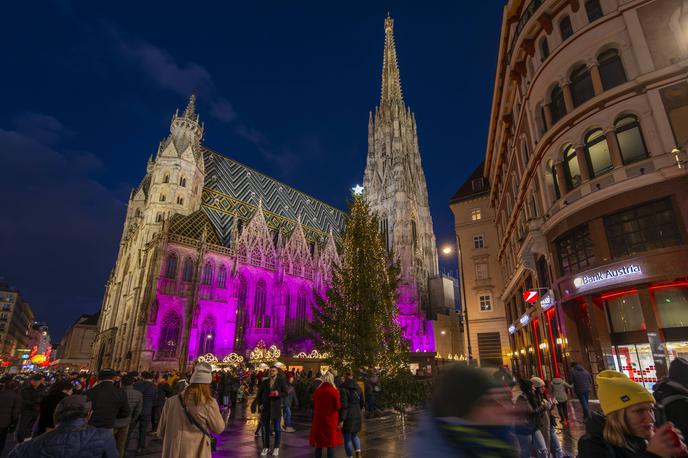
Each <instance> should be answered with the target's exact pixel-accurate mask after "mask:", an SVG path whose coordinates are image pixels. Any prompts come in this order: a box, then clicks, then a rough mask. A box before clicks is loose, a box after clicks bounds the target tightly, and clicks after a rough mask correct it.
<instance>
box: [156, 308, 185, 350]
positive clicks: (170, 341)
mask: <svg viewBox="0 0 688 458" xmlns="http://www.w3.org/2000/svg"><path fill="white" fill-rule="evenodd" d="M181 329H182V319H181V317H180V316H179V314H178V313H177V312H174V311H170V312H167V314H166V315H165V317H164V318H163V319H162V325H161V328H160V338H159V339H158V354H157V356H158V358H162V359H168V358H174V357H175V356H177V349H178V348H179V336H180V334H181Z"/></svg>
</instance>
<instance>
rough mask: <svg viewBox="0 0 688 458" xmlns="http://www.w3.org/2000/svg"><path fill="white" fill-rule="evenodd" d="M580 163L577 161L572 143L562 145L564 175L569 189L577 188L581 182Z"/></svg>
mask: <svg viewBox="0 0 688 458" xmlns="http://www.w3.org/2000/svg"><path fill="white" fill-rule="evenodd" d="M580 168H581V165H580V164H579V163H578V156H576V150H575V149H574V148H573V146H572V145H567V146H565V147H564V175H565V178H566V185H567V186H568V188H569V189H574V188H577V187H578V186H580V185H581V183H582V182H583V179H582V178H581V169H580Z"/></svg>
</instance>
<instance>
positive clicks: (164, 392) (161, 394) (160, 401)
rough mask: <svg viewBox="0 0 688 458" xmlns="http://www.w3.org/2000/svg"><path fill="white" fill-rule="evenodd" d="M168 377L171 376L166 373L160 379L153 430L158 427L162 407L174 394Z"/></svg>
mask: <svg viewBox="0 0 688 458" xmlns="http://www.w3.org/2000/svg"><path fill="white" fill-rule="evenodd" d="M168 378H169V376H168V375H167V374H164V375H161V376H160V378H159V379H158V394H157V396H156V397H155V402H153V417H152V421H153V431H155V430H157V429H158V421H159V420H160V414H161V413H162V408H163V407H164V406H165V401H167V398H169V397H171V396H174V390H173V389H172V387H171V386H170V384H169V383H167V380H168Z"/></svg>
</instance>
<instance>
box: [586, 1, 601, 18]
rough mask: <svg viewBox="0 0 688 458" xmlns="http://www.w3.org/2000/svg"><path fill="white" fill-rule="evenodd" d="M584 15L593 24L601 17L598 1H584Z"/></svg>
mask: <svg viewBox="0 0 688 458" xmlns="http://www.w3.org/2000/svg"><path fill="white" fill-rule="evenodd" d="M585 13H586V14H587V15H588V21H589V22H593V21H596V20H598V19H599V18H601V17H602V7H601V6H600V0H585Z"/></svg>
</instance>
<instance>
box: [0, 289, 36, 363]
mask: <svg viewBox="0 0 688 458" xmlns="http://www.w3.org/2000/svg"><path fill="white" fill-rule="evenodd" d="M32 324H33V311H32V310H31V306H30V305H29V303H28V302H26V300H25V299H24V298H23V297H22V295H21V292H20V291H19V290H17V289H16V288H14V287H13V286H11V285H10V284H9V283H7V282H5V281H2V280H0V358H1V359H2V365H3V367H7V366H10V365H19V364H20V361H19V359H20V358H19V355H18V354H17V351H18V350H24V351H26V350H27V349H28V348H29V330H30V328H31V325H32Z"/></svg>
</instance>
